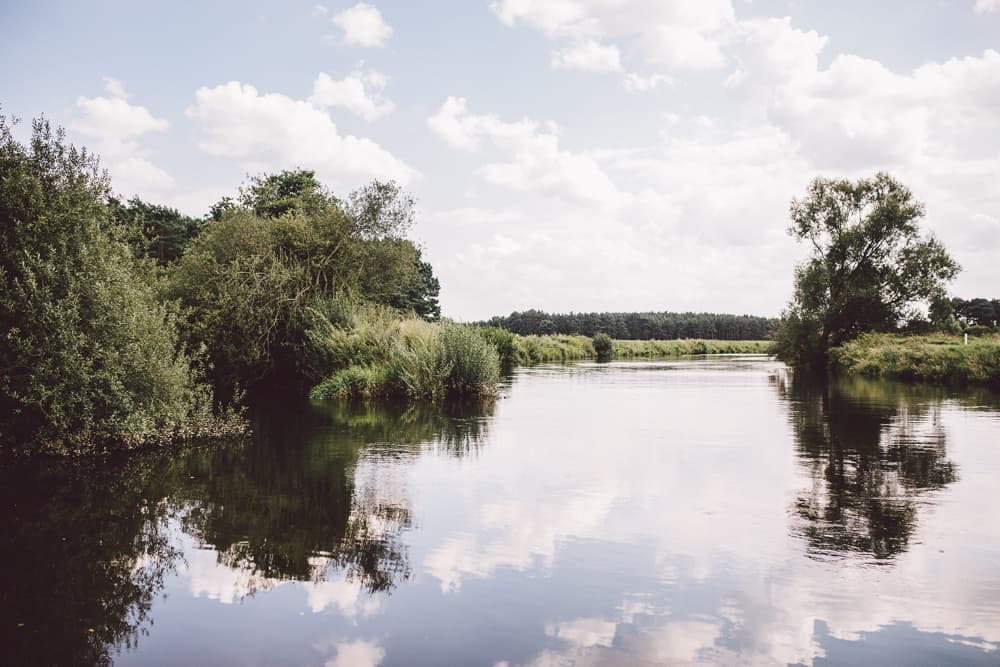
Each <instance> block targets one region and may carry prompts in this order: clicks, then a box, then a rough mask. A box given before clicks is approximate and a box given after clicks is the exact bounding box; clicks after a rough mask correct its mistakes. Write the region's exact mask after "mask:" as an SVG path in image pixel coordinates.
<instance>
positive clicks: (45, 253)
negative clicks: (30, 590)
mask: <svg viewBox="0 0 1000 667" xmlns="http://www.w3.org/2000/svg"><path fill="white" fill-rule="evenodd" d="M109 192H110V184H109V182H108V180H107V176H106V175H105V174H104V173H102V172H101V171H100V170H99V168H98V163H97V159H96V158H95V157H93V156H92V155H90V154H88V153H87V152H86V151H82V150H77V149H76V148H74V147H73V146H68V145H66V144H65V143H64V138H63V133H62V132H61V131H57V132H53V131H52V130H51V128H50V126H49V124H48V123H47V122H45V121H35V122H34V123H33V132H32V138H31V142H30V144H29V145H28V146H22V145H21V144H19V143H18V142H17V141H16V140H15V139H14V138H13V136H12V134H11V127H10V125H8V124H7V122H6V120H5V119H4V118H3V117H2V116H0V219H2V221H3V227H2V229H0V285H2V288H0V313H2V316H0V317H2V320H0V322H2V335H0V368H2V373H0V441H2V442H3V446H4V447H5V448H12V449H18V450H23V451H34V452H47V453H59V454H67V453H83V452H89V451H95V450H107V449H129V448H136V447H141V446H145V445H153V444H155V445H161V444H167V443H168V442H170V441H171V440H194V439H201V438H209V437H214V436H217V435H219V436H221V435H226V434H233V433H237V432H242V431H243V430H245V424H242V421H241V420H240V419H239V418H238V415H232V414H230V415H228V417H226V418H221V419H216V418H215V416H214V415H213V414H212V408H213V396H212V392H211V389H210V388H209V387H208V386H207V385H206V384H204V383H203V382H201V381H200V380H199V378H198V375H197V374H196V373H195V372H194V371H193V370H192V365H191V364H192V358H191V356H190V355H189V354H187V353H186V352H185V351H184V350H183V349H182V347H181V345H180V342H179V339H178V332H177V325H176V316H175V312H174V311H173V310H172V309H171V307H169V306H167V305H164V304H163V303H161V302H160V301H159V300H158V295H157V289H156V279H155V272H154V264H153V263H152V261H151V260H137V259H136V258H135V257H134V256H133V253H132V250H131V248H130V246H129V245H128V243H127V242H126V239H125V235H124V233H123V231H122V230H121V229H120V228H119V227H117V226H116V225H115V224H113V222H112V220H111V217H110V214H109V211H108V206H107V201H108V197H109Z"/></svg>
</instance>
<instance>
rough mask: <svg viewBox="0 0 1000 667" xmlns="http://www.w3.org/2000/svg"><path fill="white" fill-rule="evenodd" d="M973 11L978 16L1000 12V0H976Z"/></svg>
mask: <svg viewBox="0 0 1000 667" xmlns="http://www.w3.org/2000/svg"><path fill="white" fill-rule="evenodd" d="M973 9H974V10H975V12H976V13H977V14H990V13H992V12H1000V0H976V5H975V7H973Z"/></svg>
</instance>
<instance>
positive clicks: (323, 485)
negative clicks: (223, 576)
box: [182, 402, 491, 593]
mask: <svg viewBox="0 0 1000 667" xmlns="http://www.w3.org/2000/svg"><path fill="white" fill-rule="evenodd" d="M490 409H491V406H490V405H489V404H483V403H473V404H446V405H444V406H409V407H403V406H399V407H393V406H371V405H368V406H365V405H354V406H351V405H345V404H342V403H338V402H327V403H313V404H309V405H302V404H300V405H298V406H297V407H295V408H291V409H284V410H274V409H268V410H262V411H261V412H260V418H259V419H258V421H257V424H256V433H257V436H256V437H255V440H254V443H253V444H252V445H251V446H250V447H249V448H248V449H247V450H222V451H215V452H203V453H201V454H200V455H197V456H192V457H191V459H190V461H189V465H188V473H189V476H190V478H191V479H190V482H189V483H188V484H187V485H186V490H185V497H184V499H183V504H184V506H185V511H183V512H182V516H183V519H182V521H183V526H184V530H185V532H187V533H189V534H191V535H193V536H195V537H196V538H198V539H199V540H201V541H202V542H203V543H204V544H206V545H209V546H211V547H212V548H214V549H215V550H216V551H217V552H218V553H219V561H220V563H222V564H224V565H226V566H227V567H230V568H233V569H239V570H243V571H246V572H248V573H250V574H251V575H252V578H251V589H250V590H248V591H247V592H250V593H252V592H253V591H254V590H259V589H260V588H266V587H267V586H268V585H270V584H271V583H273V582H274V581H279V580H287V579H293V580H302V581H309V580H312V581H321V580H323V579H325V578H326V576H327V572H328V571H329V570H330V569H331V568H332V569H335V570H337V571H340V572H341V573H342V574H343V576H344V577H345V578H346V579H347V580H349V581H356V582H359V583H361V584H362V586H363V587H364V588H365V589H366V590H368V591H369V592H370V593H377V592H382V591H388V590H390V589H392V588H393V587H394V586H395V585H396V584H397V583H399V581H400V580H404V579H406V578H407V577H408V576H409V573H410V569H409V564H408V561H407V556H406V550H405V546H404V545H403V543H402V541H401V539H400V536H401V534H402V532H403V531H404V530H405V529H407V528H408V527H409V526H410V524H411V510H410V508H409V506H408V499H407V498H406V497H405V495H403V494H402V492H403V491H404V490H403V489H400V488H398V485H397V484H392V483H381V482H380V481H379V480H377V479H376V480H370V483H367V484H365V485H364V486H363V487H361V488H359V486H358V479H357V470H358V466H359V463H361V462H362V460H363V459H364V458H365V457H393V458H396V459H399V458H401V457H402V458H404V460H405V457H412V456H415V455H417V454H419V453H420V452H421V451H423V448H424V447H434V448H436V449H440V450H443V451H445V452H447V453H449V454H453V455H464V454H466V453H468V452H469V451H471V450H473V449H474V448H475V447H477V446H478V443H480V442H481V441H482V439H483V437H484V435H485V433H484V431H485V428H486V424H487V419H486V417H487V415H488V412H489V411H490ZM392 470H393V467H392V466H378V467H377V468H372V470H371V471H370V472H372V473H373V474H374V473H377V472H379V471H392Z"/></svg>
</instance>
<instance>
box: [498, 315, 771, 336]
mask: <svg viewBox="0 0 1000 667" xmlns="http://www.w3.org/2000/svg"><path fill="white" fill-rule="evenodd" d="M482 324H483V325H485V326H491V327H498V328H501V329H507V330H508V331H511V332H513V333H516V334H520V335H522V336H545V335H553V334H559V335H564V336H565V335H577V336H588V337H591V336H594V335H596V334H599V333H604V334H607V335H608V336H610V337H611V338H615V339H618V340H672V339H675V338H703V339H709V340H765V339H768V338H770V337H771V332H772V331H773V329H774V327H775V326H776V325H777V320H775V319H772V318H768V317H757V316H754V315H721V314H714V313H666V312H665V313H566V314H563V313H545V312H542V311H540V310H526V311H524V312H514V313H511V314H510V315H508V316H507V317H493V318H491V319H490V320H489V321H487V322H484V323H482Z"/></svg>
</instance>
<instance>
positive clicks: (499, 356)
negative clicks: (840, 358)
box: [309, 304, 770, 401]
mask: <svg viewBox="0 0 1000 667" xmlns="http://www.w3.org/2000/svg"><path fill="white" fill-rule="evenodd" d="M316 315H317V316H316V321H315V326H314V328H313V329H312V330H311V331H310V334H309V340H310V344H311V346H312V350H313V354H312V357H313V359H314V360H315V362H316V363H317V365H318V366H319V367H321V368H322V369H323V370H324V372H323V373H322V374H321V377H322V378H323V379H322V380H321V381H320V382H319V384H317V385H316V386H315V387H314V388H313V390H312V392H311V393H310V395H311V396H312V397H313V398H316V399H324V398H341V399H379V398H400V399H404V400H432V401H433V400H437V399H440V398H443V397H445V396H452V397H454V396H466V397H480V398H482V397H489V396H493V395H495V394H496V390H497V385H498V382H499V370H500V368H512V367H515V366H530V365H533V364H539V363H562V362H568V361H582V360H587V359H598V358H599V355H598V350H597V348H596V347H595V341H597V340H598V338H597V337H595V338H589V337H587V336H568V335H551V336H520V335H517V334H513V333H511V332H510V331H507V330H506V329H499V328H495V327H476V326H472V325H465V324H453V323H431V322H425V321H423V320H420V319H418V318H413V317H409V318H406V317H402V316H400V315H399V314H398V313H396V312H394V311H392V310H391V309H388V308H384V307H378V306H374V305H372V304H364V305H358V304H355V305H352V306H350V307H348V308H347V311H346V312H345V313H344V314H343V315H342V316H341V320H342V321H341V322H340V323H339V324H337V325H335V324H333V323H332V322H330V320H329V319H327V318H325V317H322V316H319V314H316ZM606 340H607V339H606V338H605V341H606ZM769 345H770V343H769V342H768V341H762V340H759V341H726V340H615V341H611V355H610V358H611V359H639V358H645V359H649V358H657V357H661V358H663V357H666V358H669V357H682V356H687V355H696V354H763V353H766V352H767V351H768V347H769Z"/></svg>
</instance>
